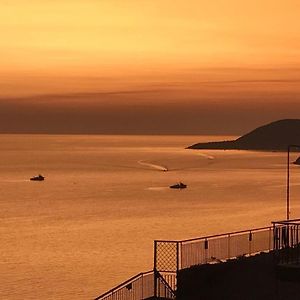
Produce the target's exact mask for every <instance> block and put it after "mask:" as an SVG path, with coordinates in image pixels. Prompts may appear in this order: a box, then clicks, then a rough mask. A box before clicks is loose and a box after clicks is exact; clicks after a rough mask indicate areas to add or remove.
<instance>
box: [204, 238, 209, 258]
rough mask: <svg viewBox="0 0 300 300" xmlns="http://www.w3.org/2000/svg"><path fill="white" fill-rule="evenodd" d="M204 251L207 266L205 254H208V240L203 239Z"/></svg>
mask: <svg viewBox="0 0 300 300" xmlns="http://www.w3.org/2000/svg"><path fill="white" fill-rule="evenodd" d="M204 249H205V263H206V264H207V262H208V254H207V252H208V240H207V239H205V241H204Z"/></svg>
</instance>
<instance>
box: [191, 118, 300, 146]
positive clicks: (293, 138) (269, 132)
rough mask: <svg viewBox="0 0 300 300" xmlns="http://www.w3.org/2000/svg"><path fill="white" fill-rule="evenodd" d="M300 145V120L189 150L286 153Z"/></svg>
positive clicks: (203, 144)
mask: <svg viewBox="0 0 300 300" xmlns="http://www.w3.org/2000/svg"><path fill="white" fill-rule="evenodd" d="M292 144H295V145H299V144H300V119H285V120H279V121H275V122H272V123H269V124H267V125H264V126H261V127H258V128H256V129H254V130H253V131H251V132H249V133H247V134H245V135H243V136H241V137H239V138H238V139H236V140H232V141H219V142H208V143H198V144H194V145H192V146H189V147H187V148H188V149H222V150H230V149H231V150H267V151H272V150H274V151H286V150H287V147H288V145H292Z"/></svg>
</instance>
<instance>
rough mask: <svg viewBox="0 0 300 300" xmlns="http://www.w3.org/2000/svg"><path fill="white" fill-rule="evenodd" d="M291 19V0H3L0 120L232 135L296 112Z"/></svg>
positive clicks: (58, 127)
mask: <svg viewBox="0 0 300 300" xmlns="http://www.w3.org/2000/svg"><path fill="white" fill-rule="evenodd" d="M299 20H300V2H299V1H298V0H287V1H284V2H283V1H276V0H272V1H271V0H260V1H248V0H245V1H240V0H219V1H218V0H214V1H202V0H197V1H194V0H189V1H182V0H179V1H176V0H172V1H171V0H157V1H156V0H151V1H146V0H145V1H143V0H139V1H132V0H122V1H117V0H115V1H114V0H60V1H59V0H51V1H50V0H43V1H41V0H28V1H23V0H9V1H5V0H2V1H0V31H1V39H0V49H1V55H0V66H1V68H0V97H1V99H0V109H1V110H0V114H1V121H0V131H1V132H3V131H8V132H20V131H22V132H31V131H34V128H36V124H41V125H42V128H43V130H42V131H43V132H81V133H85V132H94V133H97V132H99V133H177V132H178V133H185V134H186V133H199V134H203V133H221V134H223V133H230V134H231V133H233V134H240V133H242V132H243V131H245V130H249V129H250V128H252V127H253V126H257V125H260V124H261V123H264V122H268V121H272V120H274V119H278V118H297V117H299V114H298V112H299V109H300V101H299V100H300V99H299V98H300V97H299V95H300V94H299V91H300V88H299V82H300V21H299ZM74 94H76V95H74ZM16 116H17V117H16ZM53 118H57V120H58V121H57V122H54V121H53ZM60 118H61V120H60ZM12 119H15V120H16V121H15V122H14V123H13V124H11V122H10V120H12ZM59 120H60V121H59ZM78 120H81V122H80V124H78ZM224 126H225V127H224ZM137 127H138V130H137ZM1 128H2V129H1Z"/></svg>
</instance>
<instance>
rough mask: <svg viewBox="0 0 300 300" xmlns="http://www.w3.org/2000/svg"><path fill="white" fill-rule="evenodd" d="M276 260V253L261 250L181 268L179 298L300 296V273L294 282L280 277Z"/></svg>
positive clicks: (235, 299)
mask: <svg viewBox="0 0 300 300" xmlns="http://www.w3.org/2000/svg"><path fill="white" fill-rule="evenodd" d="M277 260H278V258H277V256H275V255H274V253H262V254H258V255H255V256H251V257H242V258H239V259H234V260H230V261H227V262H224V263H217V264H206V265H199V266H194V267H191V268H188V269H184V270H181V271H179V273H178V282H177V293H178V294H177V299H178V300H223V299H224V300H289V299H293V300H295V299H300V272H298V273H297V272H296V273H295V272H294V274H295V276H296V277H298V278H295V279H296V280H295V281H294V282H290V281H282V280H280V279H278V278H279V277H280V276H279V275H280V272H281V271H280V272H279V269H278V267H277ZM293 270H295V269H293ZM299 270H300V269H299ZM297 274H298V275H297ZM285 277H286V276H285Z"/></svg>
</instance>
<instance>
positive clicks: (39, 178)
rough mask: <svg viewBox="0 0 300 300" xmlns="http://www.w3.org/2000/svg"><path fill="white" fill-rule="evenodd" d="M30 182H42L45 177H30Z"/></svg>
mask: <svg viewBox="0 0 300 300" xmlns="http://www.w3.org/2000/svg"><path fill="white" fill-rule="evenodd" d="M30 180H32V181H43V180H45V177H44V176H42V175H41V174H39V175H38V176H34V177H31V178H30Z"/></svg>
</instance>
